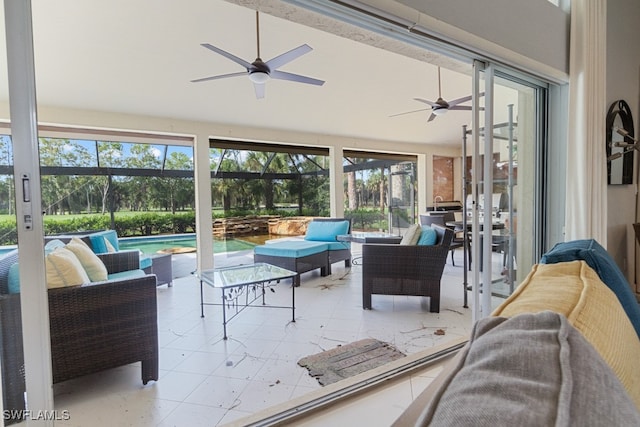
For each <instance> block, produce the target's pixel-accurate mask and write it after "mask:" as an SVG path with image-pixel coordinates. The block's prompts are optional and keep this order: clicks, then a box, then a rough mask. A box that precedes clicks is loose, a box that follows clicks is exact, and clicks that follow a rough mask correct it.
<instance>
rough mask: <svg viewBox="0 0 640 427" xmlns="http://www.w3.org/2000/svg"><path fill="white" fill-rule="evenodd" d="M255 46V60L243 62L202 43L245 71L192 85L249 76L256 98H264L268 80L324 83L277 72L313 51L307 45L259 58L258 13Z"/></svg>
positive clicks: (194, 81)
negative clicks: (267, 57) (268, 57)
mask: <svg viewBox="0 0 640 427" xmlns="http://www.w3.org/2000/svg"><path fill="white" fill-rule="evenodd" d="M256 42H257V43H256V44H257V58H256V59H255V60H254V61H253V62H249V61H245V60H244V59H242V58H238V57H237V56H235V55H232V54H231V53H229V52H226V51H224V50H222V49H220V48H218V47H215V46H213V45H211V44H209V43H202V44H201V46H202V47H205V48H207V49H209V50H211V51H213V52H216V53H219V54H220V55H222V56H224V57H225V58H227V59H230V60H232V61H233V62H235V63H236V64H239V65H241V66H243V67H244V68H245V69H246V71H240V72H237V73H229V74H221V75H217V76H211V77H204V78H201V79H195V80H191V82H192V83H197V82H205V81H209V80H218V79H224V78H229V77H238V76H245V75H248V76H249V80H251V82H253V87H254V89H255V92H256V98H258V99H260V98H264V92H265V90H264V86H265V83H266V82H267V81H268V80H269V79H277V80H289V81H293V82H297V83H306V84H311V85H316V86H322V85H323V84H324V81H322V80H318V79H314V78H311V77H306V76H302V75H300V74H293V73H288V72H285V71H280V70H278V68H279V67H282V66H283V65H286V64H288V63H289V62H291V61H293V60H294V59H297V58H298V57H300V56H302V55H304V54H305V53H308V52H311V51H312V50H313V49H312V48H311V46H309V45H307V44H303V45H301V46H298V47H296V48H295V49H291V50H290V51H288V52H285V53H283V54H281V55H278V56H276V57H275V58H272V59H270V60H268V61H266V62H265V61H263V60H262V59H261V58H260V18H259V14H258V11H256Z"/></svg>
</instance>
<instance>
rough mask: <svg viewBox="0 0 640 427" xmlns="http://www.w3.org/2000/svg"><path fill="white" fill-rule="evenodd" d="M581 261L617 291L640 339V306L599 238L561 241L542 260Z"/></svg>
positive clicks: (542, 262)
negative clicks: (597, 239) (598, 240)
mask: <svg viewBox="0 0 640 427" xmlns="http://www.w3.org/2000/svg"><path fill="white" fill-rule="evenodd" d="M577 260H582V261H586V263H587V264H589V267H591V268H592V269H594V270H595V272H596V273H598V276H600V280H602V281H603V282H604V284H605V285H607V286H608V287H609V289H611V290H612V291H613V293H614V294H616V297H617V298H618V300H619V301H620V304H621V305H622V308H624V311H625V312H626V313H627V316H629V320H630V321H631V324H632V325H633V327H634V328H635V330H636V334H637V335H638V338H640V305H638V301H637V300H636V297H635V295H634V294H633V291H631V287H630V286H629V282H627V279H626V278H625V277H624V274H622V271H620V268H618V265H617V264H616V263H615V261H614V260H613V258H611V256H610V255H609V253H608V252H607V251H606V250H605V249H604V248H603V247H602V246H601V245H600V244H599V243H598V242H597V241H595V240H593V239H585V240H573V241H570V242H563V243H558V244H557V245H555V246H554V247H553V249H551V250H550V251H549V252H547V253H546V254H544V255H543V256H542V259H541V260H540V263H541V264H554V263H557V262H567V261H577Z"/></svg>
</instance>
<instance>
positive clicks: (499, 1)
mask: <svg viewBox="0 0 640 427" xmlns="http://www.w3.org/2000/svg"><path fill="white" fill-rule="evenodd" d="M397 1H398V2H399V3H402V4H404V5H406V6H409V7H411V8H413V9H415V10H418V11H420V12H422V13H425V14H427V15H429V16H431V17H433V18H436V19H438V20H441V21H443V22H446V23H447V24H450V25H452V26H454V27H457V28H461V29H464V30H465V31H467V32H469V33H471V34H473V35H475V36H477V37H478V38H480V39H482V40H485V41H488V42H491V43H495V44H497V45H499V46H501V47H502V48H504V49H508V50H511V51H513V52H516V53H518V54H521V55H523V56H525V57H527V58H530V59H533V60H535V61H538V62H540V63H543V64H546V65H548V66H550V67H553V68H556V69H558V70H562V71H564V72H566V73H568V72H569V24H570V22H569V17H568V14H566V13H565V12H564V11H562V9H560V8H558V7H556V6H554V5H552V4H551V3H550V2H548V1H543V0H537V1H534V0H482V1H469V0H429V1H425V0H397ZM462 11H463V12H464V13H461V12H462ZM550 46H553V48H552V49H549V47H550Z"/></svg>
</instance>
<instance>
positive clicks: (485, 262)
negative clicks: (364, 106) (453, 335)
mask: <svg viewBox="0 0 640 427" xmlns="http://www.w3.org/2000/svg"><path fill="white" fill-rule="evenodd" d="M473 92H474V95H475V96H474V107H475V108H474V110H473V120H472V127H471V129H470V130H469V131H468V133H469V134H470V136H471V138H467V141H468V142H469V143H470V145H471V147H467V148H468V149H467V153H470V156H467V158H466V159H465V165H466V168H465V173H467V174H468V175H467V177H466V180H465V182H467V183H468V188H466V190H467V194H468V195H469V197H468V201H467V207H468V215H469V218H468V220H469V224H470V228H471V233H470V239H471V247H472V249H471V251H472V257H471V259H472V263H471V267H472V274H471V279H472V280H471V283H472V290H473V299H474V304H473V308H474V319H478V318H482V317H486V316H488V315H489V314H490V313H491V311H493V308H495V306H496V305H497V304H499V303H500V302H501V300H502V299H503V298H506V297H507V296H509V295H510V294H511V293H512V292H513V290H514V287H515V285H516V284H517V283H519V282H521V281H522V279H524V274H525V273H526V272H528V271H529V270H530V268H531V266H532V265H533V263H534V262H535V261H536V260H537V255H538V254H539V243H538V242H540V241H541V239H540V236H541V228H542V227H541V226H542V224H541V221H540V215H538V214H537V212H540V211H541V210H540V207H541V206H540V203H539V200H541V197H540V188H541V186H540V182H541V181H540V179H541V173H540V171H541V170H542V162H541V158H540V155H539V153H540V152H541V150H540V147H542V145H543V144H542V136H543V132H542V131H541V129H543V127H542V120H541V118H542V117H543V114H542V112H543V107H544V96H545V88H544V87H543V86H542V85H540V84H536V83H535V82H531V81H528V80H525V79H523V78H522V77H520V76H517V75H514V74H513V73H509V72H507V71H505V70H501V69H497V68H496V67H495V66H494V65H492V64H486V63H482V62H479V61H476V62H475V63H474V82H473Z"/></svg>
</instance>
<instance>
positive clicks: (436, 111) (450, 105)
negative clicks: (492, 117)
mask: <svg viewBox="0 0 640 427" xmlns="http://www.w3.org/2000/svg"><path fill="white" fill-rule="evenodd" d="M483 95H484V92H482V93H480V96H483ZM471 97H472V96H471V95H468V96H463V97H462V98H458V99H454V100H453V101H449V102H447V101H445V100H444V99H443V98H442V81H441V79H440V67H438V99H437V101H435V102H434V101H429V100H427V99H423V98H413V99H414V100H416V101H419V102H422V103H424V104H427V105H428V106H429V107H430V109H431V115H430V116H429V119H427V121H428V122H430V121H432V120H433V119H435V118H436V116H441V115H443V114H445V113H446V112H447V111H449V110H467V111H470V110H471V106H470V105H459V104H462V103H464V102H467V101H471ZM480 109H481V110H483V109H484V108H482V107H481V108H480ZM426 110H429V108H421V109H419V110H413V111H406V112H404V113H398V114H393V115H391V116H389V117H396V116H402V115H404V114H411V113H417V112H419V111H426Z"/></svg>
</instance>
